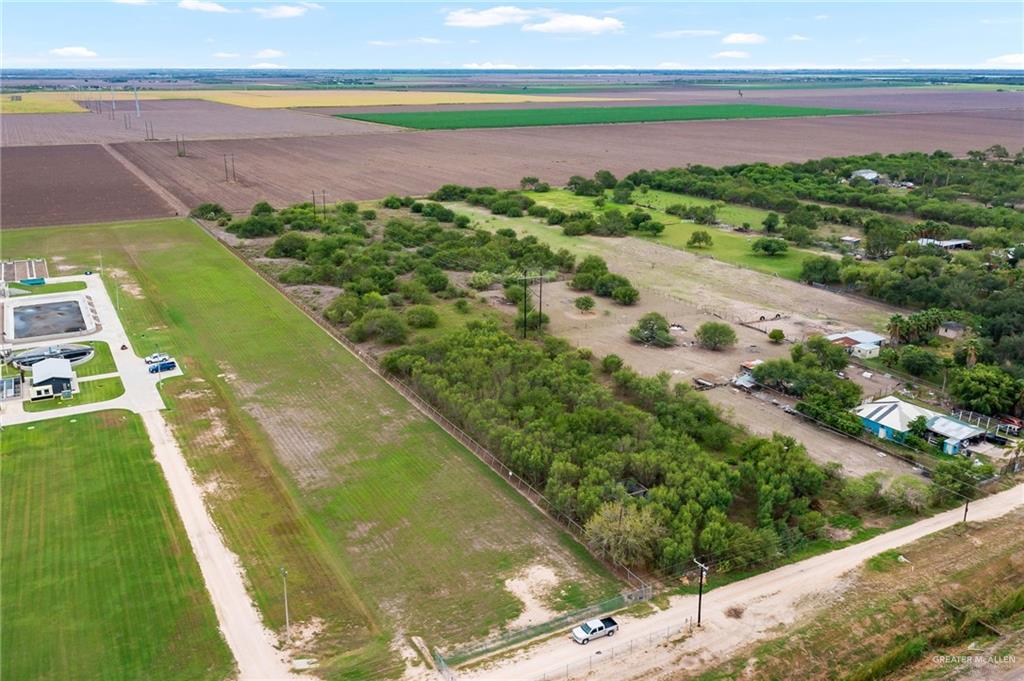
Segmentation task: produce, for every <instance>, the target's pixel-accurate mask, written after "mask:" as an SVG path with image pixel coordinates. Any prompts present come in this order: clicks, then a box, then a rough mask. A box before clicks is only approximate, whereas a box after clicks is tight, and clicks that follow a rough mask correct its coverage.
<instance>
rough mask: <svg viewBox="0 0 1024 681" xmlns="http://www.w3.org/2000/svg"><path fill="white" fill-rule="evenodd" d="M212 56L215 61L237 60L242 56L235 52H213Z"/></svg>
mask: <svg viewBox="0 0 1024 681" xmlns="http://www.w3.org/2000/svg"><path fill="white" fill-rule="evenodd" d="M213 56H214V57H216V58H217V59H237V58H238V57H241V56H242V55H240V54H238V53H237V52H214V53H213Z"/></svg>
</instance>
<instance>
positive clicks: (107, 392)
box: [25, 376, 124, 412]
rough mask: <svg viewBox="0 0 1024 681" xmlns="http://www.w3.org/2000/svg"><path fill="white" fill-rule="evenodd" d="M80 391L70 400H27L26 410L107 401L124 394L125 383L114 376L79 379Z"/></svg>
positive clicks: (45, 409)
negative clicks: (86, 379)
mask: <svg viewBox="0 0 1024 681" xmlns="http://www.w3.org/2000/svg"><path fill="white" fill-rule="evenodd" d="M78 389H79V390H80V392H77V393H75V395H74V396H73V397H72V398H71V399H70V400H62V399H60V398H59V397H54V398H52V399H49V400H39V401H38V402H25V411H29V412H36V411H50V410H51V409H62V408H63V407H77V406H78V405H81V404H92V403H94V402H106V401H107V400H112V399H114V398H115V397H120V396H121V395H123V394H124V385H123V384H122V383H121V379H120V378H118V377H116V376H113V377H111V378H98V379H96V380H94V381H79V382H78Z"/></svg>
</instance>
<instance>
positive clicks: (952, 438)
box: [853, 397, 985, 454]
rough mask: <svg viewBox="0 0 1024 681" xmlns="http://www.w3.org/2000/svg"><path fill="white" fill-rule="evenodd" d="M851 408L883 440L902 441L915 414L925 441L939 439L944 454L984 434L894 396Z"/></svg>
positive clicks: (982, 431) (978, 429)
mask: <svg viewBox="0 0 1024 681" xmlns="http://www.w3.org/2000/svg"><path fill="white" fill-rule="evenodd" d="M853 411H854V413H855V414H857V416H859V417H860V420H861V423H862V424H863V425H864V427H865V428H866V429H867V430H869V431H871V432H872V433H874V434H875V435H876V436H877V437H879V438H881V439H883V440H893V441H895V442H903V440H904V439H905V438H906V436H907V434H908V433H909V432H910V424H911V423H913V422H914V421H915V420H917V419H918V418H924V420H925V426H926V428H927V431H928V435H927V437H928V439H929V441H932V442H936V441H941V442H942V451H943V452H944V453H945V454H959V453H960V452H961V451H963V450H965V449H966V448H967V447H968V446H969V445H970V444H972V443H973V442H976V441H978V440H979V439H984V436H985V431H984V430H981V429H980V428H975V427H974V426H972V425H970V424H967V423H964V422H963V421H959V420H957V419H954V418H952V417H950V416H945V415H943V414H939V413H938V412H934V411H932V410H931V409H925V408H924V407H919V406H917V405H916V404H911V403H910V402H904V401H903V400H901V399H899V398H898V397H883V398H882V399H880V400H875V401H873V402H865V403H864V404H862V405H860V406H859V407H857V408H855V409H854V410H853Z"/></svg>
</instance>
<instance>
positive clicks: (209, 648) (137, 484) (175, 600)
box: [0, 411, 234, 681]
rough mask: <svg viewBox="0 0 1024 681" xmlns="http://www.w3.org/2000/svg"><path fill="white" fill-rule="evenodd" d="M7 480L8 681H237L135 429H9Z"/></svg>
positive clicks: (117, 418) (115, 418)
mask: <svg viewBox="0 0 1024 681" xmlns="http://www.w3.org/2000/svg"><path fill="white" fill-rule="evenodd" d="M0 471H2V475H0V485H2V490H3V494H2V495H0V498H2V500H3V502H2V509H3V524H2V525H0V546H2V551H0V555H2V556H3V559H2V568H3V575H4V578H3V580H2V582H0V592H2V596H3V602H4V617H3V620H2V625H0V645H2V647H3V651H4V654H3V656H2V660H3V665H2V669H0V675H2V676H3V677H4V678H8V679H37V680H40V681H44V680H52V681H60V680H62V679H81V680H82V681H106V680H107V679H133V678H134V679H141V678H159V679H162V680H163V679H167V680H172V679H180V680H181V681H192V680H193V679H209V680H210V681H213V680H214V679H223V678H225V677H226V676H229V675H230V674H231V673H232V670H233V667H234V662H233V660H232V658H231V654H230V652H229V651H228V649H227V646H226V645H225V644H224V641H223V639H222V638H221V636H220V632H219V631H218V628H217V620H216V618H215V616H214V612H213V607H212V606H211V605H210V602H209V599H208V597H207V593H206V587H205V585H204V583H203V579H202V576H201V575H200V572H199V566H198V565H197V563H196V560H195V558H194V556H193V554H192V551H191V549H190V547H189V542H188V539H187V537H186V536H185V530H184V528H183V527H182V525H181V522H180V521H179V519H178V514H177V511H176V509H175V508H174V504H173V502H172V500H171V497H170V494H169V492H168V489H167V485H166V483H165V482H164V479H163V476H162V474H161V471H160V468H159V467H158V465H157V464H156V462H155V461H154V460H153V458H152V455H151V451H150V444H149V438H148V437H147V435H146V432H145V430H144V428H143V426H142V420H141V419H140V418H139V417H138V416H135V415H133V414H129V413H128V412H122V411H105V412H98V413H94V414H86V415H79V416H75V417H67V418H58V419H53V420H48V421H44V422H41V423H35V424H31V425H19V426H8V427H6V428H4V433H3V438H2V445H0Z"/></svg>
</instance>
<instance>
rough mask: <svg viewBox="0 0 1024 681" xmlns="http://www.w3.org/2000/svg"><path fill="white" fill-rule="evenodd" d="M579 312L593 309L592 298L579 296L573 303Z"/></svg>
mask: <svg viewBox="0 0 1024 681" xmlns="http://www.w3.org/2000/svg"><path fill="white" fill-rule="evenodd" d="M573 305H575V306H576V309H577V310H579V311H580V312H590V311H591V310H593V309H594V299H593V298H591V297H590V296H580V297H579V298H577V299H576V301H575V302H574V303H573Z"/></svg>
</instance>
